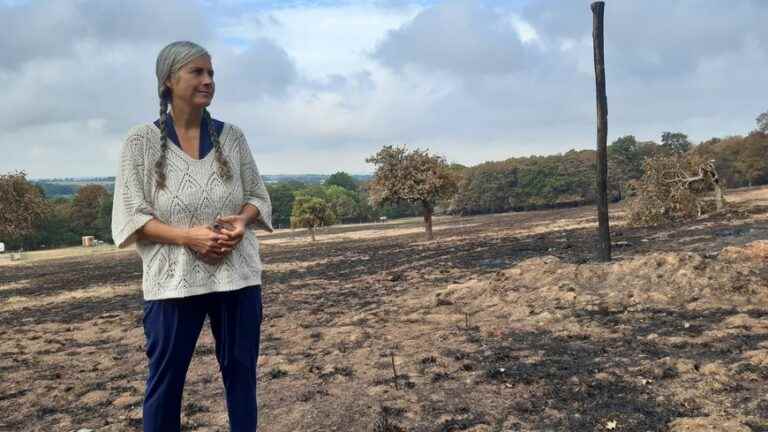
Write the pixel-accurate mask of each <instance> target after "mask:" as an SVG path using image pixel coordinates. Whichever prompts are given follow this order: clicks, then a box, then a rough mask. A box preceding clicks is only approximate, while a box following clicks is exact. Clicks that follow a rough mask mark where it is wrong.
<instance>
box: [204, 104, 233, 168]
mask: <svg viewBox="0 0 768 432" xmlns="http://www.w3.org/2000/svg"><path fill="white" fill-rule="evenodd" d="M203 121H204V122H206V123H207V124H208V134H209V135H210V138H211V142H212V143H213V151H214V157H215V158H216V164H217V166H216V172H217V173H218V174H219V177H221V178H223V179H224V180H226V181H229V180H232V168H231V167H230V166H229V161H228V160H227V157H226V156H224V150H223V149H222V148H221V141H220V140H219V134H217V133H216V130H215V129H214V127H213V119H212V118H211V114H210V113H209V112H208V109H204V110H203Z"/></svg>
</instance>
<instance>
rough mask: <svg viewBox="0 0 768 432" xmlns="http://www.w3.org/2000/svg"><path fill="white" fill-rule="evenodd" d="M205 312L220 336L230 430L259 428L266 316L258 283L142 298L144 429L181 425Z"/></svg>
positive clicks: (165, 430) (164, 430) (173, 429)
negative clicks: (258, 395) (259, 374)
mask: <svg viewBox="0 0 768 432" xmlns="http://www.w3.org/2000/svg"><path fill="white" fill-rule="evenodd" d="M206 315H207V316H208V317H209V319H210V323H211V331H212V332H213V337H214V339H215V340H216V359H217V360H218V361H219V369H220V371H221V376H222V378H223V380H224V388H225V391H226V396H227V411H228V414H229V427H230V430H231V431H232V432H254V431H255V430H256V426H257V409H256V360H257V359H258V355H259V336H260V332H261V321H262V303H261V286H259V285H257V286H250V287H246V288H241V289H238V290H235V291H229V292H220V293H210V294H202V295H196V296H191V297H185V298H177V299H165V300H149V301H145V302H144V335H145V336H146V338H147V357H148V358H149V377H148V378H147V388H146V393H145V395H144V431H145V432H179V431H180V430H181V400H182V393H183V391H184V381H185V379H186V376H187V369H188V368H189V363H190V360H191V359H192V353H194V352H195V345H196V343H197V338H198V336H200V330H201V329H202V328H203V323H204V322H205V317H206Z"/></svg>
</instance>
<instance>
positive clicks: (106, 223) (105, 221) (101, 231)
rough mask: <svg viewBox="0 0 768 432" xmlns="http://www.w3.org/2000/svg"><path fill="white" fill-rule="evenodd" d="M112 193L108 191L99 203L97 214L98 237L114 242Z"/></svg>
mask: <svg viewBox="0 0 768 432" xmlns="http://www.w3.org/2000/svg"><path fill="white" fill-rule="evenodd" d="M112 203H113V201H112V195H111V194H109V193H107V195H106V196H104V198H103V199H102V200H101V202H100V203H99V210H98V213H97V214H96V224H95V225H96V226H95V228H96V237H98V238H99V239H101V240H102V241H105V242H109V243H114V241H113V240H112Z"/></svg>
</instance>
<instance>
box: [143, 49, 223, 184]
mask: <svg viewBox="0 0 768 432" xmlns="http://www.w3.org/2000/svg"><path fill="white" fill-rule="evenodd" d="M204 55H207V56H210V54H208V51H206V50H205V48H203V47H201V46H200V45H198V44H196V43H194V42H189V41H177V42H173V43H171V44H168V45H167V46H165V48H163V49H162V50H160V54H158V55H157V62H156V64H155V74H156V75H157V95H158V96H159V97H160V157H159V158H158V159H157V161H155V166H154V171H155V179H156V180H155V185H156V186H157V188H158V189H165V186H166V179H167V177H166V165H167V159H168V131H167V128H168V104H169V103H170V101H171V89H170V88H169V87H168V86H167V85H166V84H165V82H166V81H167V80H168V78H170V77H171V76H172V75H173V74H175V73H176V72H178V71H179V69H181V68H182V67H183V66H184V65H185V64H187V63H189V62H190V61H192V60H194V59H196V58H197V57H200V56H204ZM202 121H205V122H206V126H208V133H209V134H210V139H211V142H212V143H213V146H214V151H215V152H216V153H215V157H216V163H217V165H218V166H217V169H216V172H217V174H218V175H219V177H221V178H223V179H224V180H226V181H229V180H231V179H232V169H231V167H230V165H229V161H228V160H227V158H226V156H224V150H223V149H222V146H221V141H220V140H219V136H218V134H217V133H216V131H215V129H214V127H213V120H212V119H211V114H210V113H209V112H208V110H207V109H204V110H203V118H202Z"/></svg>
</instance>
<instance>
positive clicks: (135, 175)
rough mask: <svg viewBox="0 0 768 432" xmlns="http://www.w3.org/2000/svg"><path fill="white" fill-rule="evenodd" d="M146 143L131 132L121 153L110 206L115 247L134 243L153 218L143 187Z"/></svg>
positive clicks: (139, 135) (142, 135)
mask: <svg viewBox="0 0 768 432" xmlns="http://www.w3.org/2000/svg"><path fill="white" fill-rule="evenodd" d="M147 140H148V137H147V136H146V134H143V133H141V131H140V130H134V131H132V132H131V133H130V134H129V135H128V138H126V140H125V141H124V142H123V146H122V150H121V151H120V165H119V167H118V172H117V176H116V178H115V193H114V198H113V205H112V238H113V239H114V241H115V245H117V247H118V248H124V247H126V246H129V245H131V244H133V243H135V242H136V237H137V232H138V230H139V229H140V228H142V227H143V226H144V225H145V224H146V223H147V222H149V221H150V220H152V219H153V218H154V217H155V210H154V209H153V207H152V205H151V204H150V202H149V200H148V199H147V196H145V187H144V186H145V185H144V181H145V179H144V172H145V171H144V163H145V162H144V145H145V144H146V141H147Z"/></svg>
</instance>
